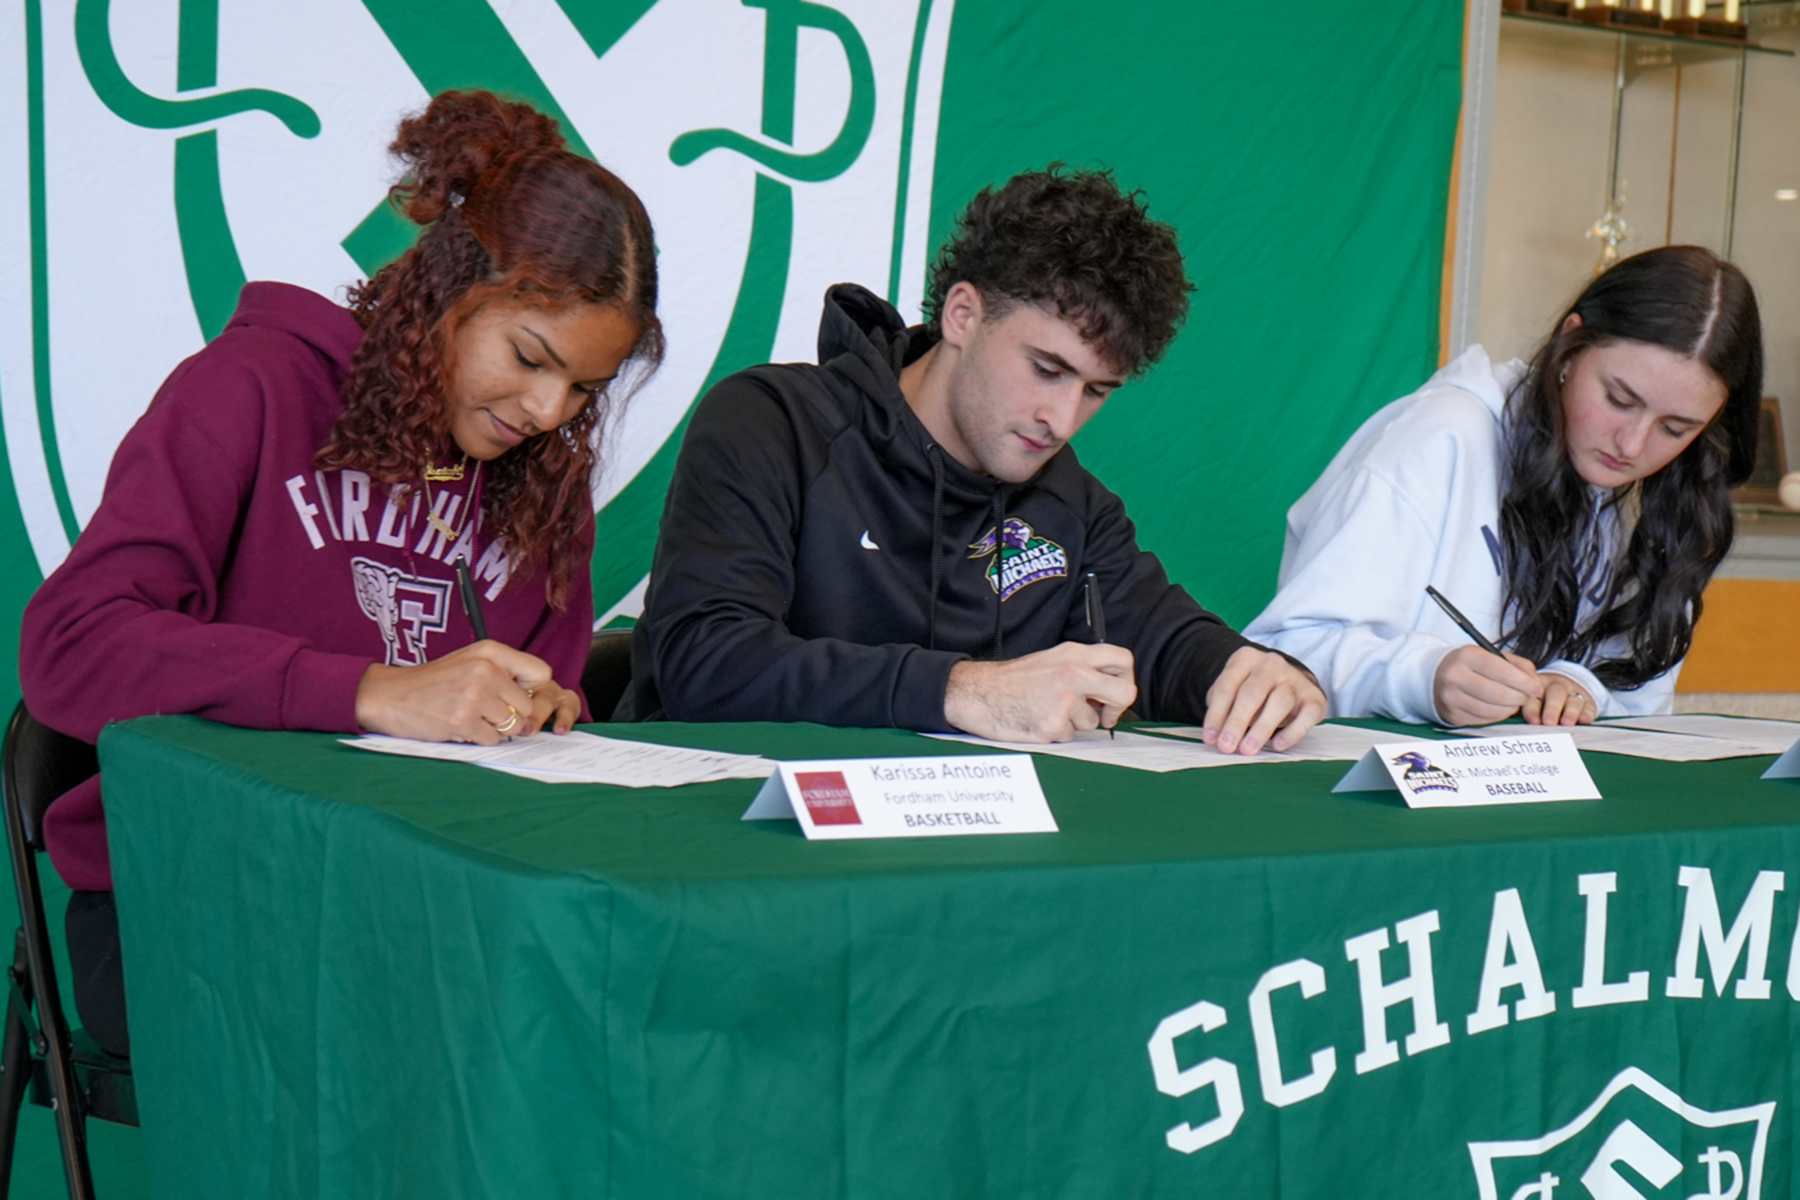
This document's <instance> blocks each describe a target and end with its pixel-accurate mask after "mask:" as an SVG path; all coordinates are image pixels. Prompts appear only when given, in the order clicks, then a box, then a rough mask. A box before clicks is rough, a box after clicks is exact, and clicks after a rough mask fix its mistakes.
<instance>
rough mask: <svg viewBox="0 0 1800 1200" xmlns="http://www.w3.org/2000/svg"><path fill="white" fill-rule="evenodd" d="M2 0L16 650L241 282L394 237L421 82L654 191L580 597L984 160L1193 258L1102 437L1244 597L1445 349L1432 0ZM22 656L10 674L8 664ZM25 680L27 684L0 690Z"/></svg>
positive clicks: (1444, 148) (1149, 500)
mask: <svg viewBox="0 0 1800 1200" xmlns="http://www.w3.org/2000/svg"><path fill="white" fill-rule="evenodd" d="M7 8H8V10H9V12H8V14H7V15H6V16H5V17H4V18H3V19H0V22H3V23H0V158H3V161H4V167H3V168H0V412H3V414H4V427H3V432H4V438H5V447H6V454H5V457H4V462H3V463H0V467H3V468H4V471H5V475H4V477H3V479H0V645H3V646H4V650H3V651H0V653H4V654H5V656H6V658H7V660H8V662H7V667H8V668H10V660H11V656H12V655H13V653H14V648H13V643H14V641H15V637H14V636H13V631H14V630H15V629H16V628H17V614H18V610H19V608H20V606H21V605H22V604H23V603H24V601H25V599H26V598H27V597H28V596H29V595H30V593H31V591H32V589H33V588H34V587H35V586H36V585H37V583H38V582H39V581H40V580H41V579H42V577H43V576H44V575H45V574H46V573H48V572H49V571H50V570H52V569H53V568H54V567H55V566H56V564H57V563H58V562H60V561H61V560H62V558H63V556H64V555H65V554H66V553H67V551H68V546H69V544H70V542H71V540H72V539H73V538H75V537H76V536H77V535H78V534H79V532H80V530H81V527H82V524H83V523H84V522H85V521H86V520H87V519H88V517H89V515H90V514H91V513H92V512H93V510H94V507H95V505H96V504H97V503H98V501H99V498H100V493H101V488H102V485H103V482H104V479H105V473H106V467H107V463H108V461H109V459H110V457H111V455H112V451H113V448H114V447H115V446H116V445H117V443H118V441H119V439H120V437H121V436H123V434H124V433H125V431H126V430H127V429H128V428H129V427H130V425H131V423H132V421H133V420H134V419H135V418H136V417H137V415H138V414H139V413H140V412H141V411H142V410H143V408H144V406H145V404H146V403H147V402H148V400H149V398H150V396H151V395H152V393H153V392H154V391H155V389H156V387H157V385H158V384H159V383H160V382H161V380H162V379H163V377H164V376H165V375H166V374H167V373H168V372H169V370H170V369H171V368H172V367H173V366H174V365H175V364H176V363H177V362H179V361H180V360H181V359H182V358H184V357H185V356H187V355H189V354H191V353H193V352H194V351H196V350H198V349H199V348H200V347H201V346H202V345H203V344H204V342H205V341H206V339H207V338H208V337H210V336H212V335H213V334H215V333H216V332H217V331H218V330H219V329H220V328H221V327H222V326H223V324H224V323H225V321H226V319H227V318H228V317H229V315H230V313H231V311H232V308H233V306H234V304H235V302H236V297H237V292H238V288H239V287H240V286H241V285H242V283H243V281H244V280H246V279H283V280H288V281H291V282H295V283H299V284H303V285H305V286H308V287H311V288H314V289H316V290H319V291H321V292H324V293H326V294H328V295H334V296H340V297H341V295H342V288H343V287H344V285H345V284H347V283H349V282H352V281H354V280H356V279H358V278H361V277H362V276H364V275H366V274H367V273H368V272H370V271H371V270H373V269H374V268H376V267H378V266H379V265H380V264H381V263H382V262H384V261H386V260H387V259H388V258H390V257H391V256H392V255H393V254H394V253H396V252H397V250H398V249H399V248H401V247H402V246H404V245H405V244H406V238H407V236H408V227H406V226H405V225H404V223H403V222H401V221H400V220H399V219H398V218H396V217H395V216H394V215H393V214H392V213H391V212H390V210H388V209H387V208H386V206H385V205H384V204H383V197H384V194H385V188H386V186H387V185H388V183H390V182H391V181H392V170H393V168H392V166H391V164H390V163H389V162H388V160H387V158H386V156H385V151H384V147H385V145H386V142H387V140H388V139H389V138H390V137H391V135H392V131H393V127H394V123H395V121H396V119H397V118H398V117H399V116H400V115H401V114H402V113H405V112H407V111H410V110H415V109H417V108H419V107H420V106H421V105H422V104H423V103H424V102H425V100H426V99H427V97H428V96H429V94H431V93H432V92H435V91H438V90H441V89H444V88H452V87H464V86H471V85H480V86H486V87H492V88H495V89H498V90H501V91H504V92H508V93H511V94H513V95H517V96H520V97H523V98H525V99H528V100H530V101H533V102H534V103H536V104H538V105H539V106H541V107H542V108H544V109H546V110H547V111H549V112H551V113H553V114H555V115H556V116H557V117H558V118H559V119H560V120H561V121H562V122H563V125H564V128H565V130H566V131H567V133H568V135H569V137H570V140H571V141H572V142H573V143H574V144H575V145H576V146H577V147H579V148H580V149H582V150H584V151H586V152H588V153H590V154H592V155H594V156H595V157H596V158H598V159H600V160H601V161H603V162H605V163H606V164H607V165H608V166H610V167H612V168H613V169H615V170H616V171H617V172H618V173H619V174H620V175H621V176H622V177H623V178H625V179H626V180H627V181H628V182H629V183H631V185H632V186H633V187H635V188H636V189H637V190H638V191H639V192H640V193H641V194H642V196H643V197H644V199H645V202H646V203H647V205H648V206H649V209H650V213H651V215H652V218H653V219H654V221H655V223H656V228H657V238H658V244H659V247H660V251H661V258H660V262H661V270H662V279H663V292H662V295H663V304H662V311H663V317H664V320H665V322H666V323H667V327H668V333H669V345H670V351H669V356H668V361H667V364H666V365H665V366H664V368H663V370H662V371H661V373H660V374H659V375H658V376H657V377H656V379H655V380H654V381H653V383H652V384H651V385H650V386H649V387H648V388H647V389H646V390H644V391H642V392H641V393H639V394H638V395H637V397H636V398H635V399H634V400H633V401H632V403H631V405H630V406H629V408H628V410H627V411H626V412H625V413H624V415H623V417H622V418H621V420H620V421H619V422H618V424H617V427H616V428H615V429H614V431H613V436H612V438H611V440H610V443H609V445H608V446H607V447H606V467H605V471H604V473H603V474H602V476H601V477H600V479H599V480H598V481H597V486H596V489H595V508H596V511H597V512H598V514H599V515H598V521H599V539H598V541H599V551H598V554H597V556H596V559H595V562H594V576H595V583H596V596H597V603H598V608H599V613H598V614H597V615H598V616H600V617H601V619H602V620H607V619H613V618H615V617H617V616H620V615H626V616H629V615H631V614H632V613H633V612H634V611H635V605H636V603H637V601H638V598H639V596H641V590H640V585H641V581H642V579H643V577H644V574H645V571H646V570H647V569H648V565H649V558H650V551H651V546H652V543H653V540H654V534H655V523H656V519H657V517H658V515H659V512H660V508H661V502H662V494H663V491H664V488H665V485H666V481H667V479H668V475H669V468H670V465H671V463H672V460H673V457H674V451H675V448H676V445H677V444H678V440H679V436H680V431H681V428H682V424H683V420H684V418H685V416H686V414H687V412H688V410H689V408H690V406H691V405H692V404H693V402H694V400H695V399H696V398H697V397H698V396H699V395H700V394H701V393H702V392H704V390H705V389H706V388H707V387H708V386H709V385H710V384H711V383H712V382H713V381H715V380H717V379H718V378H720V377H721V376H722V375H724V374H726V373H728V372H730V371H733V370H736V369H737V368H739V367H742V366H745V365H748V364H751V363H755V362H761V361H767V360H770V359H775V360H799V361H811V359H812V357H813V345H814V334H815V330H816V323H817V319H818V310H819V300H820V296H821V294H822V293H823V291H824V289H825V287H826V286H827V285H829V284H831V283H833V282H837V281H839V280H856V281H859V282H862V283H864V284H866V285H868V286H870V287H872V288H874V289H875V290H877V291H880V292H884V293H885V294H887V295H888V296H889V297H890V298H891V299H893V300H894V301H895V302H896V303H897V304H898V305H899V306H900V308H901V309H902V311H903V312H906V313H908V314H909V316H910V315H914V314H916V312H917V307H918V300H919V295H920V290H921V286H922V282H923V278H924V270H925V263H926V260H927V256H928V254H929V251H930V249H931V248H932V247H934V246H935V245H936V243H937V242H938V241H939V240H940V239H941V237H942V235H943V233H944V231H945V230H946V229H947V227H948V225H949V223H950V221H951V220H952V219H953V217H954V215H955V213H956V212H957V210H958V209H959V208H960V207H961V206H962V205H963V204H964V203H965V202H966V201H967V199H968V198H969V196H970V195H972V194H973V193H974V192H975V191H976V190H977V189H978V188H980V187H981V186H983V185H985V184H988V183H992V182H995V181H997V180H1001V179H1004V178H1005V177H1007V176H1008V175H1009V174H1011V173H1013V172H1015V171H1017V170H1021V169H1025V168H1029V167H1035V166H1042V165H1043V164H1045V163H1047V162H1049V161H1052V160H1057V159H1060V160H1064V161H1066V162H1069V163H1072V164H1077V165H1083V166H1088V165H1105V166H1109V167H1111V168H1113V169H1114V170H1115V171H1116V172H1117V173H1118V175H1119V178H1120V179H1121V181H1122V182H1123V183H1125V184H1126V185H1127V186H1130V187H1140V188H1143V189H1144V191H1145V192H1146V194H1147V195H1148V196H1149V198H1150V202H1151V206H1152V211H1153V212H1154V213H1155V214H1156V215H1158V216H1159V217H1162V218H1164V219H1166V220H1168V221H1170V222H1172V223H1174V224H1175V225H1176V226H1177V228H1178V229H1179V230H1180V232H1181V236H1182V244H1183V247H1184V249H1185V250H1186V252H1187V255H1188V260H1189V262H1190V264H1191V270H1192V274H1193V275H1194V278H1195V280H1196V282H1197V283H1198V289H1199V290H1198V292H1197V294H1196V295H1195V298H1194V300H1195V303H1194V311H1193V316H1192V319H1191V320H1190V321H1189V323H1188V327H1187V329H1186V331H1185V332H1184V333H1183V335H1182V336H1181V338H1180V340H1179V341H1178V342H1177V344H1176V346H1175V348H1174V350H1173V352H1172V353H1171V355H1170V356H1169V358H1168V359H1167V361H1166V362H1165V363H1164V364H1163V365H1162V366H1161V367H1159V368H1158V369H1157V370H1156V371H1155V372H1154V373H1153V374H1152V375H1150V376H1149V377H1148V378H1147V379H1146V380H1145V381H1144V382H1143V383H1142V384H1139V385H1134V386H1133V387H1130V388H1128V389H1126V390H1125V391H1124V392H1122V393H1120V395H1119V396H1118V398H1117V399H1116V400H1114V401H1113V402H1112V403H1111V404H1109V405H1108V407H1107V409H1106V410H1105V411H1104V412H1103V413H1102V414H1101V415H1100V416H1099V417H1098V418H1097V419H1096V420H1095V421H1094V422H1093V424H1092V425H1091V426H1090V427H1089V429H1087V430H1086V431H1084V433H1083V434H1082V437H1081V439H1080V447H1081V450H1082V453H1083V455H1084V458H1085V459H1086V460H1087V461H1088V462H1090V463H1091V465H1092V466H1093V467H1094V468H1095V469H1096V470H1097V471H1098V472H1099V474H1100V475H1101V477H1102V478H1104V479H1106V480H1108V481H1109V483H1111V484H1112V485H1113V486H1114V487H1115V488H1116V489H1117V490H1119V491H1120V492H1122V493H1123V494H1124V496H1125V498H1126V500H1127V502H1128V504H1129V505H1130V507H1131V511H1132V513H1133V515H1134V516H1135V518H1136V519H1137V521H1138V522H1139V525H1140V527H1141V530H1142V534H1143V537H1144V540H1145V542H1146V543H1147V544H1148V545H1150V546H1151V547H1153V548H1155V549H1156V550H1158V551H1159V552H1160V553H1161V554H1162V555H1163V556H1164V558H1165V560H1166V562H1167V563H1168V565H1169V567H1170V570H1171V572H1172V573H1173V575H1174V576H1175V577H1176V578H1177V579H1178V580H1180V581H1181V582H1183V583H1185V584H1186V585H1187V586H1188V587H1189V588H1190V589H1191V590H1192V591H1194V592H1195V593H1196V594H1197V595H1198V596H1200V597H1201V598H1202V600H1203V601H1204V602H1206V603H1209V604H1211V605H1212V606H1214V607H1216V608H1218V609H1219V610H1220V611H1222V612H1223V613H1224V614H1225V615H1227V616H1228V617H1230V618H1232V619H1234V620H1237V621H1243V620H1246V619H1248V618H1249V617H1250V616H1252V615H1254V613H1255V611H1256V610H1257V608H1258V607H1259V605H1260V604H1261V603H1262V601H1263V600H1265V599H1266V598H1267V596H1268V595H1269V593H1270V592H1271V590H1272V588H1273V583H1274V571H1275V565H1276V562H1277V559H1278V556H1279V550H1280V539H1281V523H1282V512H1283V510H1284V509H1285V507H1286V505H1287V504H1288V503H1290V502H1291V501H1292V500H1293V498H1294V497H1295V496H1296V495H1298V493H1299V492H1300V490H1301V489H1302V488H1303V487H1304V485H1305V483H1306V481H1307V480H1308V479H1309V478H1310V477H1311V476H1312V475H1313V474H1315V473H1316V472H1317V470H1318V469H1319V468H1320V467H1321V466H1322V465H1323V463H1324V462H1325V460H1326V459H1327V458H1328V457H1329V454H1330V452H1331V450H1332V449H1333V448H1334V447H1335V445H1336V444H1337V443H1338V442H1339V441H1341V440H1342V438H1343V436H1344V435H1345V434H1346V433H1347V432H1348V431H1349V429H1351V428H1352V427H1353V426H1354V425H1355V423H1356V422H1357V421H1358V420H1359V419H1360V418H1361V417H1362V416H1363V415H1365V414H1366V413H1367V412H1369V411H1370V410H1372V409H1373V408H1374V407H1376V406H1377V405H1379V404H1380V403H1381V402H1383V401H1384V400H1386V399H1389V398H1391V397H1392V396H1394V395H1398V394H1400V393H1401V392H1403V391H1405V390H1408V389H1409V388H1410V387H1412V386H1413V385H1415V384H1416V383H1417V382H1418V381H1419V380H1420V379H1422V378H1423V376H1424V375H1425V374H1426V373H1428V372H1429V371H1430V370H1431V369H1432V368H1433V367H1434V366H1435V363H1436V358H1437V349H1438V347H1437V329H1438V297H1439V289H1440V282H1441V279H1440V272H1441V267H1442V261H1443V247H1444V242H1445V238H1444V223H1445V212H1446V205H1447V196H1448V192H1449V181H1450V165H1451V157H1452V149H1453V144H1454V140H1455V130H1456V121H1457V110H1458V106H1459V103H1460V100H1461V95H1462V90H1461V50H1462V28H1463V12H1462V6H1461V5H1460V4H1456V3H1450V2H1445V3H1436V4H1424V5H1420V4H1411V3H1398V2H1387V3H1382V2H1375V3H1360V2H1359V3H1355V4H1352V3H1325V2H1323V0H1317V2H1302V3H1298V4H1294V5H1289V6H1286V7H1283V8H1280V9H1273V8H1253V7H1250V6H1242V7H1240V8H1234V7H1232V6H1228V5H1197V4H1189V3H1173V2H1158V0H1138V2H1137V3H1131V4H1095V3H1091V2H1083V0H1034V2H1033V3H1031V4H1022V3H996V2H994V0H961V3H958V2H957V0H841V2H839V0H834V3H833V4H831V5H826V4H815V3H810V2H806V0H744V2H741V3H740V2H739V0H661V2H660V3H656V2H652V0H492V2H491V3H489V2H486V0H361V2H358V0H307V3H304V4H296V3H283V2H278V0H262V2H260V3H257V2H252V0H14V2H13V3H12V4H9V5H8V6H7ZM12 687H14V680H13V672H12V670H10V669H5V670H3V671H0V691H4V690H9V689H11V688H12ZM0 699H5V700H6V702H7V703H8V704H10V696H8V697H0Z"/></svg>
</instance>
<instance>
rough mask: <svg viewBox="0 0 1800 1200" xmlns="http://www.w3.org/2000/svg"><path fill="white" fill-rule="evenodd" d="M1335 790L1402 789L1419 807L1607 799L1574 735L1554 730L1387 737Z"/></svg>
mask: <svg viewBox="0 0 1800 1200" xmlns="http://www.w3.org/2000/svg"><path fill="white" fill-rule="evenodd" d="M1331 790H1332V791H1334V792H1380V791H1397V792H1399V793H1400V798H1401V799H1402V800H1405V801H1406V803H1407V805H1408V806H1410V807H1412V808H1468V807H1472V806H1474V805H1477V804H1530V803H1533V802H1536V801H1540V800H1598V799H1600V789H1599V788H1597V787H1595V786H1594V780H1593V777H1592V776H1591V775H1589V774H1588V769H1587V764H1586V763H1584V762H1582V761H1581V752H1580V751H1579V750H1577V749H1576V748H1575V739H1574V738H1572V737H1570V736H1569V735H1568V734H1567V733H1548V732H1546V733H1522V734H1519V735H1517V736H1514V737H1487V738H1457V739H1455V740H1453V741H1447V742H1388V743H1385V744H1383V745H1378V746H1375V747H1374V748H1372V749H1371V750H1370V751H1369V752H1368V753H1367V754H1365V755H1363V757H1362V758H1361V759H1359V760H1358V761H1357V764H1356V765H1355V766H1354V767H1351V768H1350V770H1349V771H1348V772H1346V773H1345V775H1344V777H1343V778H1342V779H1340V780H1338V785H1337V786H1336V787H1334V788H1332V789H1331Z"/></svg>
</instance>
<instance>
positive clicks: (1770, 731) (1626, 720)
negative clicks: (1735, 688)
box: [1606, 713, 1800, 754]
mask: <svg viewBox="0 0 1800 1200" xmlns="http://www.w3.org/2000/svg"><path fill="white" fill-rule="evenodd" d="M1606 725H1607V727H1608V728H1620V729H1653V730H1655V731H1657V732H1658V733H1684V734H1687V735H1689V736H1691V737H1710V738H1719V739H1720V740H1722V741H1728V742H1739V743H1743V744H1746V745H1750V746H1755V747H1756V749H1755V750H1753V751H1751V753H1753V754H1781V753H1783V752H1785V751H1786V750H1787V748H1788V747H1789V746H1792V745H1793V744H1794V743H1795V742H1796V741H1800V723H1797V722H1794V721H1771V720H1768V719H1766V718H1763V717H1720V716H1714V715H1712V714H1710V713H1677V714H1674V715H1672V716H1667V717H1620V718H1618V719H1616V720H1611V721H1608V722H1606Z"/></svg>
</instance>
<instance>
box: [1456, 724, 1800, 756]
mask: <svg viewBox="0 0 1800 1200" xmlns="http://www.w3.org/2000/svg"><path fill="white" fill-rule="evenodd" d="M1540 728H1545V727H1540ZM1554 728H1555V732H1557V733H1566V734H1568V735H1569V736H1570V737H1572V738H1574V739H1575V748H1576V749H1577V750H1593V751H1597V752H1599V753H1601V754H1629V755H1631V756H1632V757H1633V758H1654V759H1658V760H1660V761H1662V762H1712V761H1714V760H1715V759H1721V758H1749V757H1751V756H1752V755H1757V754H1767V753H1768V751H1767V750H1763V749H1760V748H1758V747H1757V746H1754V745H1752V744H1750V743H1748V742H1739V741H1735V740H1727V739H1724V738H1715V737H1700V736H1695V735H1693V734H1687V733H1658V732H1656V731H1655V730H1651V729H1630V728H1625V727H1622V726H1613V725H1558V726H1555V727H1554ZM1450 732H1451V733H1454V734H1457V735H1459V736H1461V737H1484V738H1496V737H1507V736H1509V735H1516V734H1518V733H1519V732H1520V727H1519V726H1517V725H1480V726H1468V727H1465V728H1462V729H1452V730H1451V731H1450Z"/></svg>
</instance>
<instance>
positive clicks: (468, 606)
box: [456, 554, 488, 642]
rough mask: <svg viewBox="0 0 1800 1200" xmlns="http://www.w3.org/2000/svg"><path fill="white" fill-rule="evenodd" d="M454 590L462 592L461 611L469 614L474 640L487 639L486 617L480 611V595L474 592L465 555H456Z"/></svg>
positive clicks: (473, 582)
mask: <svg viewBox="0 0 1800 1200" xmlns="http://www.w3.org/2000/svg"><path fill="white" fill-rule="evenodd" d="M456 590H457V591H458V592H460V593H462V606H463V611H464V612H465V613H467V614H469V628H470V629H473V630H474V631H475V640H476V641H478V642H485V641H487V635H488V634H487V618H486V617H485V616H483V615H482V612H481V597H480V596H477V595H476V594H475V577H474V576H473V575H471V574H469V560H468V557H467V556H466V555H462V554H459V555H457V556H456Z"/></svg>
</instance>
